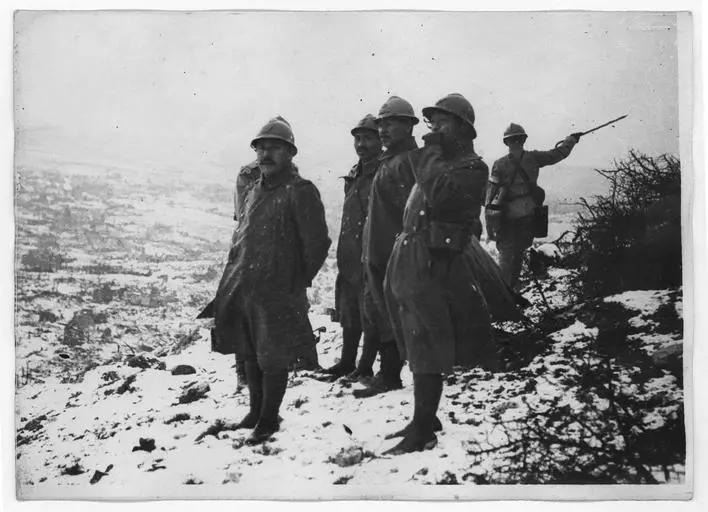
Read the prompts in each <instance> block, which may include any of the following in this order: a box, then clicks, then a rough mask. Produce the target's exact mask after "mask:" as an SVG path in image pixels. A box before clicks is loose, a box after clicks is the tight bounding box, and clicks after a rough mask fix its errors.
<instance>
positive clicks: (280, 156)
mask: <svg viewBox="0 0 708 512" xmlns="http://www.w3.org/2000/svg"><path fill="white" fill-rule="evenodd" d="M292 159H293V149H292V147H291V146H290V145H289V144H288V143H287V142H284V141H281V140H277V139H262V140H259V141H258V142H256V160H257V162H258V167H260V169H261V172H263V174H264V175H265V176H271V175H273V174H277V173H279V172H280V171H282V170H283V169H285V168H286V167H288V166H289V165H290V163H291V162H292Z"/></svg>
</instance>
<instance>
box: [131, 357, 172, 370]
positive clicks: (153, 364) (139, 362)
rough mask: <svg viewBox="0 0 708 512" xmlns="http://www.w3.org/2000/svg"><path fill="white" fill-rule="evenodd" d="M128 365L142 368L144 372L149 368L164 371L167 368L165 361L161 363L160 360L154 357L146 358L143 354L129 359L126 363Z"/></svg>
mask: <svg viewBox="0 0 708 512" xmlns="http://www.w3.org/2000/svg"><path fill="white" fill-rule="evenodd" d="M126 364H127V365H128V366H130V367H133V368H142V369H143V370H145V369H147V368H154V369H156V370H164V369H165V368H166V365H165V362H164V361H160V360H159V359H156V358H154V357H149V356H144V355H142V354H139V355H137V356H131V357H129V358H128V359H127V361H126Z"/></svg>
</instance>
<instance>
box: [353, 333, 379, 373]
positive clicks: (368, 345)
mask: <svg viewBox="0 0 708 512" xmlns="http://www.w3.org/2000/svg"><path fill="white" fill-rule="evenodd" d="M378 350H379V336H378V333H376V332H375V331H373V330H365V331H364V341H363V346H362V349H361V357H359V364H358V365H357V369H358V370H359V373H360V374H361V375H364V376H366V375H373V373H374V370H373V369H374V361H376V353H377V352H378Z"/></svg>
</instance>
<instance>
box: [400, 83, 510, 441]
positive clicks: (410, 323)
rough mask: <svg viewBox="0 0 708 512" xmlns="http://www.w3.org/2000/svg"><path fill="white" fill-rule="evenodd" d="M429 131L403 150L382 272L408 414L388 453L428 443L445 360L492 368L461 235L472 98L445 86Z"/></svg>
mask: <svg viewBox="0 0 708 512" xmlns="http://www.w3.org/2000/svg"><path fill="white" fill-rule="evenodd" d="M423 115H424V116H425V117H426V119H427V120H428V121H429V123H430V127H431V129H432V133H429V134H427V135H425V136H424V137H423V139H424V140H425V147H424V148H422V149H420V150H415V151H411V152H410V153H409V154H408V160H409V165H410V166H411V168H412V169H413V173H414V176H415V186H414V187H413V189H412V191H411V194H410V197H409V198H408V202H407V203H406V208H405V213H404V216H403V231H402V233H401V234H400V235H399V236H398V237H397V238H396V244H395V245H394V247H393V252H392V254H391V259H390V261H389V264H388V269H387V272H386V298H387V301H388V305H389V311H390V312H391V320H392V323H393V325H394V328H395V330H396V333H397V336H396V339H397V340H398V343H399V350H400V351H401V354H403V356H404V357H405V358H406V359H407V360H408V363H409V366H410V369H411V372H412V373H413V386H414V388H413V392H414V398H415V400H414V401H415V405H414V413H413V419H412V421H411V422H410V423H409V424H408V425H407V426H406V427H405V428H404V429H402V430H400V431H399V432H396V433H395V434H393V435H390V436H388V438H391V437H396V436H403V439H402V440H401V441H400V442H399V443H398V444H397V445H396V446H394V447H393V448H392V449H390V450H388V451H387V452H386V453H388V454H394V455H396V454H400V453H407V452H412V451H419V450H423V449H426V448H429V447H432V446H434V445H435V443H436V442H437V438H436V436H435V433H434V431H435V430H436V428H440V424H439V423H440V422H439V420H438V419H437V417H436V412H437V408H438V405H439V402H440V396H441V393H442V374H444V373H450V372H451V371H452V368H453V365H468V366H471V365H480V366H482V367H484V368H488V369H495V368H496V350H495V348H494V346H493V344H492V342H491V321H490V317H489V313H488V311H487V306H486V302H485V300H484V297H483V296H482V295H481V292H480V288H479V284H478V283H477V282H476V280H475V277H474V273H473V269H471V268H470V259H469V258H468V256H467V255H466V254H465V251H466V248H467V246H468V244H469V243H470V242H471V240H472V237H474V236H475V235H476V233H477V232H478V229H479V222H480V219H479V216H480V212H481V207H482V201H483V199H484V189H485V186H486V183H487V179H488V176H489V170H488V167H487V165H486V164H485V163H484V162H483V161H482V159H481V158H480V157H479V156H477V155H476V154H475V152H474V143H473V140H474V139H475V138H476V136H477V133H476V131H475V127H474V119H475V116H474V110H473V109H472V105H470V103H469V102H468V101H467V100H466V99H465V98H464V97H463V96H461V95H460V94H449V95H447V96H445V97H444V98H442V99H441V100H440V101H438V102H437V103H436V104H435V106H433V107H427V108H424V109H423Z"/></svg>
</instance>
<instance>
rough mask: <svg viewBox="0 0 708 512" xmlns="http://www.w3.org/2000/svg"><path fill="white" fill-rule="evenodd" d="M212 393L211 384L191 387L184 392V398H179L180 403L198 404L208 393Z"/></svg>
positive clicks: (204, 383)
mask: <svg viewBox="0 0 708 512" xmlns="http://www.w3.org/2000/svg"><path fill="white" fill-rule="evenodd" d="M209 391H211V388H210V387H209V384H207V383H206V382H203V383H201V384H197V385H196V386H195V385H193V384H192V385H190V386H188V387H187V388H186V389H184V391H183V392H182V396H180V397H179V403H181V404H189V403H191V402H196V401H197V400H201V399H202V398H204V397H205V396H206V395H207V393H208V392H209Z"/></svg>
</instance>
